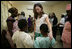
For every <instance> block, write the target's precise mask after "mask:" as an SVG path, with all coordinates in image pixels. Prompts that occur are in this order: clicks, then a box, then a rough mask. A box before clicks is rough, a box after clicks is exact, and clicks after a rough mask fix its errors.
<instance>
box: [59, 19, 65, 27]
mask: <svg viewBox="0 0 72 49" xmlns="http://www.w3.org/2000/svg"><path fill="white" fill-rule="evenodd" d="M60 23H61V24H63V25H60V26H62V27H63V26H64V24H65V18H61V20H60Z"/></svg>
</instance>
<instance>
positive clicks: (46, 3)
mask: <svg viewBox="0 0 72 49" xmlns="http://www.w3.org/2000/svg"><path fill="white" fill-rule="evenodd" d="M10 2H11V3H12V4H13V5H22V4H23V5H34V4H35V2H32V1H10ZM37 2H38V1H37ZM60 2H63V1H45V2H42V3H41V2H40V3H41V4H43V5H47V6H51V5H54V4H57V3H60ZM64 2H65V1H64Z"/></svg>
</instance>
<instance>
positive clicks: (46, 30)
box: [40, 24, 49, 33]
mask: <svg viewBox="0 0 72 49" xmlns="http://www.w3.org/2000/svg"><path fill="white" fill-rule="evenodd" d="M40 30H42V31H43V32H45V33H49V31H48V26H47V25H46V24H42V25H41V26H40Z"/></svg>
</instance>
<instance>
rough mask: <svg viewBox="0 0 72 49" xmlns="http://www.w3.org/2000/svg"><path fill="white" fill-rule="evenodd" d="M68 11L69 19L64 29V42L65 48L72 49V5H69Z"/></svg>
mask: <svg viewBox="0 0 72 49" xmlns="http://www.w3.org/2000/svg"><path fill="white" fill-rule="evenodd" d="M66 10H67V11H66V12H67V15H68V18H67V21H66V23H65V26H64V29H63V33H62V41H63V47H64V48H71V4H68V5H67V9H66Z"/></svg>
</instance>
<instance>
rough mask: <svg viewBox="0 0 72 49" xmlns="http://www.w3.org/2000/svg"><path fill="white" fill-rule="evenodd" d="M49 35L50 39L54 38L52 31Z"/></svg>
mask: <svg viewBox="0 0 72 49" xmlns="http://www.w3.org/2000/svg"><path fill="white" fill-rule="evenodd" d="M48 36H49V37H50V39H51V40H52V38H53V35H52V32H50V33H48Z"/></svg>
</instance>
